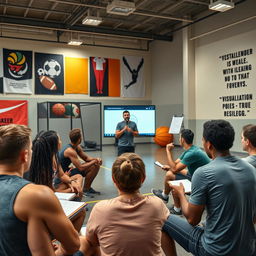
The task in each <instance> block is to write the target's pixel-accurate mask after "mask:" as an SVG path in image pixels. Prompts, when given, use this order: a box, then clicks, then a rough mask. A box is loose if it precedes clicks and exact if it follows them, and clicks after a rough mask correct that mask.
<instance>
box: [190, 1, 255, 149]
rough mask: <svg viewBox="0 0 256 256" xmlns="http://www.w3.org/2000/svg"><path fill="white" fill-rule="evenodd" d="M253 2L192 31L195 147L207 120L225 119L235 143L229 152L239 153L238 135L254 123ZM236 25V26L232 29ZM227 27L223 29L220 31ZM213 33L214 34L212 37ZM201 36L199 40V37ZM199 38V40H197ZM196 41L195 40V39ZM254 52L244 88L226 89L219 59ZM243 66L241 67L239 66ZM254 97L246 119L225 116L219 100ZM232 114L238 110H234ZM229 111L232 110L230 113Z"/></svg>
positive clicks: (213, 17)
mask: <svg viewBox="0 0 256 256" xmlns="http://www.w3.org/2000/svg"><path fill="white" fill-rule="evenodd" d="M255 10H256V1H255V0H247V1H245V2H244V3H242V4H240V5H238V6H236V7H235V8H234V9H233V10H230V11H227V12H225V13H219V14H217V15H214V16H212V17H210V18H208V19H206V20H204V22H199V23H197V24H195V25H194V26H193V28H192V32H193V34H191V37H190V38H191V39H192V41H193V42H194V43H195V50H194V51H195V74H196V77H195V95H196V97H195V105H196V109H195V119H194V120H191V121H192V123H193V122H194V123H195V126H196V131H197V133H196V144H198V145H201V137H202V126H203V123H204V122H205V121H206V120H209V119H227V120H228V121H230V122H231V124H232V125H233V126H234V129H235V131H236V139H235V143H234V146H233V148H232V150H234V151H238V152H240V151H242V149H241V145H240V144H241V143H240V132H241V129H242V126H243V125H245V124H248V123H255V114H256V104H255V97H256V88H255V83H256V75H255V66H256V60H255V56H256V29H255V28H256V19H255ZM231 24H235V25H233V26H232V25H231ZM227 25H230V26H228V27H226V28H224V29H222V28H223V27H225V26H227ZM212 31H215V32H214V33H211V32H212ZM201 35H202V36H201ZM200 36H201V37H200ZM196 37H198V39H194V40H193V38H196ZM247 48H248V49H250V48H251V49H253V51H254V54H253V55H250V56H247V61H248V64H252V66H253V70H252V71H250V79H247V80H246V82H247V84H248V86H247V87H243V88H233V89H227V88H226V85H227V83H225V81H224V76H223V69H224V68H225V67H226V66H227V61H222V60H220V58H219V57H220V56H222V55H224V54H228V53H233V52H237V51H240V50H245V49H247ZM238 66H242V65H238ZM246 93H253V95H254V98H253V101H252V102H251V109H250V110H249V112H247V110H246V113H247V115H246V116H236V117H234V116H233V117H226V116H224V111H223V108H222V107H223V106H222V102H221V101H222V100H221V98H220V97H222V96H226V95H241V94H246ZM235 108H236V109H235V110H240V109H239V108H238V107H236V104H235ZM231 110H232V109H231Z"/></svg>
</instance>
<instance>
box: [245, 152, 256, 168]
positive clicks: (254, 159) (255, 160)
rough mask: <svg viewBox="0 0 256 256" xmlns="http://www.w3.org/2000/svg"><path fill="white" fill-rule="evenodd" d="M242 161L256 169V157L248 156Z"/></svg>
mask: <svg viewBox="0 0 256 256" xmlns="http://www.w3.org/2000/svg"><path fill="white" fill-rule="evenodd" d="M242 159H243V160H244V161H246V162H248V163H249V164H251V165H252V166H254V167H255V168H256V155H251V156H247V157H245V158H242Z"/></svg>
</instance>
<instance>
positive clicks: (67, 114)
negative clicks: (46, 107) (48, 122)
mask: <svg viewBox="0 0 256 256" xmlns="http://www.w3.org/2000/svg"><path fill="white" fill-rule="evenodd" d="M50 118H80V104H79V103H77V102H75V103H70V102H51V103H50Z"/></svg>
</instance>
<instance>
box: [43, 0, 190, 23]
mask: <svg viewBox="0 0 256 256" xmlns="http://www.w3.org/2000/svg"><path fill="white" fill-rule="evenodd" d="M48 1H50V2H56V3H61V4H69V5H79V6H84V7H90V8H96V9H104V10H106V6H101V5H94V4H85V3H74V2H71V1H63V0H48ZM132 14H135V15H140V16H148V17H155V18H160V19H167V20H178V21H184V22H193V20H190V19H183V18H178V17H173V16H168V15H158V14H157V13H150V12H142V11H134V12H133V13H132Z"/></svg>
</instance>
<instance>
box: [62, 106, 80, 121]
mask: <svg viewBox="0 0 256 256" xmlns="http://www.w3.org/2000/svg"><path fill="white" fill-rule="evenodd" d="M65 116H66V117H70V116H71V117H72V118H79V117H80V109H79V107H78V106H77V105H76V104H71V103H67V104H65Z"/></svg>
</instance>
